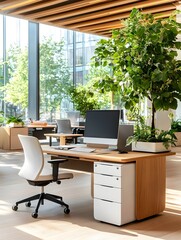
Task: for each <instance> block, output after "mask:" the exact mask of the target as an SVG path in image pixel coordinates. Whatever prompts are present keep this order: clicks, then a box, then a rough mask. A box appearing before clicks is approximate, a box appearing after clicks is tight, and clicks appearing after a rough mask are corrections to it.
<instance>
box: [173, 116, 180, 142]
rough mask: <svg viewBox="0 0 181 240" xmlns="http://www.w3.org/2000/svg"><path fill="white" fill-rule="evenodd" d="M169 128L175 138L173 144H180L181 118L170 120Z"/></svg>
mask: <svg viewBox="0 0 181 240" xmlns="http://www.w3.org/2000/svg"><path fill="white" fill-rule="evenodd" d="M171 129H172V130H173V131H174V134H175V136H176V138H177V140H176V143H175V145H176V146H181V119H177V120H172V122H171Z"/></svg>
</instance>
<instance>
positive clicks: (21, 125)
mask: <svg viewBox="0 0 181 240" xmlns="http://www.w3.org/2000/svg"><path fill="white" fill-rule="evenodd" d="M8 126H9V127H23V124H22V123H13V122H12V123H9V124H8Z"/></svg>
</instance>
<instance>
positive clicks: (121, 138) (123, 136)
mask: <svg viewBox="0 0 181 240" xmlns="http://www.w3.org/2000/svg"><path fill="white" fill-rule="evenodd" d="M133 131H134V125H131V124H121V125H119V131H118V144H117V150H118V151H119V152H120V153H125V152H129V151H132V147H131V144H130V145H129V146H126V140H127V138H128V137H130V136H132V135H133Z"/></svg>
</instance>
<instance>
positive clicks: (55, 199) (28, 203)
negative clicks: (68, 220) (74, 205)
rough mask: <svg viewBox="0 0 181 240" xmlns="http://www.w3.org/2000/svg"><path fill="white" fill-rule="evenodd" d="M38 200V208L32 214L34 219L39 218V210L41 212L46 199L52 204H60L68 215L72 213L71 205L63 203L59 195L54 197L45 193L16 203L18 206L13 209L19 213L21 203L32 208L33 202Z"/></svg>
mask: <svg viewBox="0 0 181 240" xmlns="http://www.w3.org/2000/svg"><path fill="white" fill-rule="evenodd" d="M37 199H38V203H37V206H36V208H35V211H34V212H33V213H32V217H34V218H37V217H38V210H39V207H40V204H41V205H44V200H45V199H46V200H49V201H51V202H54V203H57V204H60V205H61V206H63V207H65V208H64V213H66V214H68V213H69V212H70V209H69V205H67V204H66V203H64V202H63V200H62V197H60V196H57V195H53V194H49V193H44V192H42V193H40V194H36V195H34V196H31V197H28V198H25V199H23V200H20V201H18V202H16V205H14V206H13V207H12V209H13V210H14V211H17V210H18V205H19V204H21V203H26V206H27V207H30V206H31V201H33V200H37Z"/></svg>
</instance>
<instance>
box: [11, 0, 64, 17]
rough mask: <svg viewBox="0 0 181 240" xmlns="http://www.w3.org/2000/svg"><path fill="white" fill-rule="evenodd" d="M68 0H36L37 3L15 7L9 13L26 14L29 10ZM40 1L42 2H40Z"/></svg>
mask: <svg viewBox="0 0 181 240" xmlns="http://www.w3.org/2000/svg"><path fill="white" fill-rule="evenodd" d="M67 1H68V0H51V1H48V2H47V1H44V0H40V1H36V4H32V5H30V6H29V5H27V6H26V7H21V8H18V9H17V8H15V9H14V10H11V11H9V14H14V15H18V14H25V13H27V12H30V11H34V10H37V9H42V8H45V7H50V6H53V5H56V4H60V3H64V2H67ZM39 2H40V3H39Z"/></svg>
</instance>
